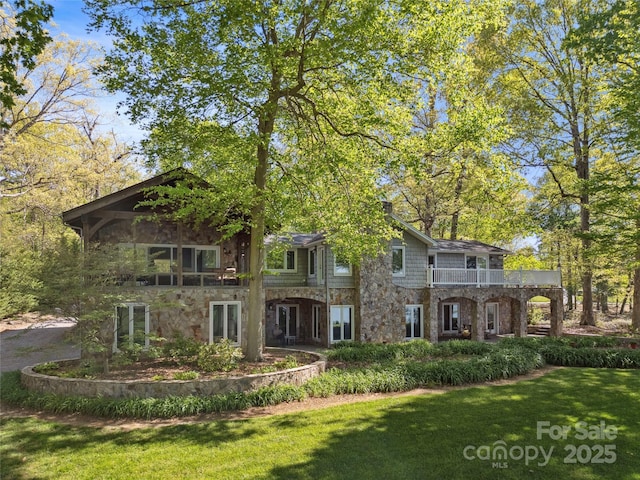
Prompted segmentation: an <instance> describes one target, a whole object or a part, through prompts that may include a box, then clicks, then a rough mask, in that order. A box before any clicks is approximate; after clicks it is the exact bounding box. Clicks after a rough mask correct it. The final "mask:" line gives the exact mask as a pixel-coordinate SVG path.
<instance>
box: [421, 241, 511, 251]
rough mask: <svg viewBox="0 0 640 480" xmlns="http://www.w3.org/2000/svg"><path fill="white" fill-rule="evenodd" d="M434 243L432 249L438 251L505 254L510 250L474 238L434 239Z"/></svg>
mask: <svg viewBox="0 0 640 480" xmlns="http://www.w3.org/2000/svg"><path fill="white" fill-rule="evenodd" d="M435 242H436V245H435V248H434V250H436V251H438V252H443V253H444V252H451V253H458V252H472V253H493V254H502V255H507V254H510V253H511V252H510V251H509V250H505V249H503V248H500V247H495V246H493V245H488V244H486V243H482V242H478V241H476V240H443V239H437V240H435Z"/></svg>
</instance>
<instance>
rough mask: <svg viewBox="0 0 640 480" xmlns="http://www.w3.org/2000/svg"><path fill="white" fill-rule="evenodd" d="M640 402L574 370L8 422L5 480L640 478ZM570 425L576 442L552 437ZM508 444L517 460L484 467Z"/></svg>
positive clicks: (628, 384) (621, 385)
mask: <svg viewBox="0 0 640 480" xmlns="http://www.w3.org/2000/svg"><path fill="white" fill-rule="evenodd" d="M639 402H640V371H638V370H614V369H608V370H604V369H575V368H570V369H569V368H567V369H561V370H557V371H554V372H552V373H549V374H547V375H545V376H544V377H541V378H537V379H533V380H527V381H522V382H518V383H514V384H510V385H503V386H481V387H470V388H464V389H459V390H454V391H450V392H447V393H445V394H441V395H424V396H408V397H393V398H389V399H385V400H380V401H375V402H365V403H357V404H349V405H343V406H339V407H333V408H328V409H325V410H316V411H308V412H303V413H297V414H288V415H281V416H274V417H270V418H259V419H251V420H241V421H240V420H238V421H217V422H210V423H201V424H193V425H176V426H172V427H162V428H145V429H140V430H134V431H107V430H102V429H94V428H86V427H85V428H78V427H71V426H65V425H59V424H56V423H52V422H44V421H38V420H33V419H3V420H2V422H1V425H2V430H1V431H0V452H1V455H2V459H1V462H0V478H3V479H4V478H11V479H28V478H29V479H30V478H38V479H43V480H44V479H78V480H79V479H101V478H103V479H107V478H108V479H132V478H136V479H138V478H139V479H166V478H171V479H199V478H215V479H241V478H249V479H293V478H295V479H323V478H326V479H340V478H345V479H347V478H348V479H355V478H358V479H376V478H384V479H385V480H390V479H431V478H434V479H435V478H446V479H467V478H474V479H485V478H486V479H490V478H491V479H493V478H513V479H522V478H533V479H536V478H540V479H556V478H558V479H559V478H566V479H576V480H578V479H580V480H583V479H602V478H606V479H609V478H610V479H621V480H630V479H640V473H638V472H640V450H639V449H638V445H640V408H638V405H639ZM537 422H545V423H543V424H541V425H543V426H544V428H543V427H541V429H540V433H541V438H539V439H538V438H537V433H538V432H537V430H538V429H537V426H538V423H537ZM578 422H584V423H581V424H579V423H578ZM576 425H577V427H578V428H579V430H576ZM562 426H569V427H570V428H571V430H569V431H568V432H567V435H566V437H567V438H566V440H562V439H558V438H557V437H556V439H554V438H552V435H551V434H552V433H553V434H556V433H557V432H559V431H562V430H561V429H562ZM614 430H615V433H614ZM582 431H584V432H585V434H587V433H588V435H587V438H585V439H582V438H581V437H582V436H583V434H582ZM596 437H597V438H596ZM500 446H504V447H506V449H507V458H506V459H501V460H498V459H495V460H492V459H489V460H485V459H484V458H485V457H486V455H487V454H488V455H489V456H493V455H494V454H497V453H499V451H500V450H499V447H500ZM542 449H543V450H544V453H545V454H546V455H547V458H548V461H545V459H544V458H543V457H542V454H541V453H540V452H542ZM549 452H551V453H550V454H549ZM521 453H522V455H523V457H522V458H520V454H521ZM526 453H528V456H529V459H528V460H527V457H526V455H525V454H526ZM534 453H536V454H537V458H532V457H533V456H534ZM572 461H575V463H567V462H572Z"/></svg>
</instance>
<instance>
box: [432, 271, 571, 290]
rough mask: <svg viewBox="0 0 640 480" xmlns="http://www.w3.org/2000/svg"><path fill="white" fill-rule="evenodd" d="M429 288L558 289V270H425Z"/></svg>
mask: <svg viewBox="0 0 640 480" xmlns="http://www.w3.org/2000/svg"><path fill="white" fill-rule="evenodd" d="M427 285H428V286H429V287H440V286H453V285H475V286H477V287H489V286H496V287H560V286H561V278H560V271H559V270H473V269H466V268H433V267H428V268H427Z"/></svg>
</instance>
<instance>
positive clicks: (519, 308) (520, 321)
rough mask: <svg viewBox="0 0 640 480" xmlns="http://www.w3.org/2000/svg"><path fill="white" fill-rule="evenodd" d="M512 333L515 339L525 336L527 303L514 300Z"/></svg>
mask: <svg viewBox="0 0 640 480" xmlns="http://www.w3.org/2000/svg"><path fill="white" fill-rule="evenodd" d="M514 304H515V307H516V308H515V309H514V315H513V333H514V334H515V336H516V337H526V336H527V301H526V300H522V299H520V300H514Z"/></svg>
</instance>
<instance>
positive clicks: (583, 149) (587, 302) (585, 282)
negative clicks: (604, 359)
mask: <svg viewBox="0 0 640 480" xmlns="http://www.w3.org/2000/svg"><path fill="white" fill-rule="evenodd" d="M587 118H588V115H587V114H586V113H585V120H584V122H585V123H584V127H583V134H582V137H581V136H580V132H579V129H578V126H577V122H576V123H573V124H572V134H573V145H574V154H575V158H576V165H575V170H576V174H577V176H578V179H579V180H580V181H582V182H583V183H584V184H583V185H582V186H581V193H580V233H581V234H582V268H583V270H582V272H583V273H582V315H581V317H580V325H592V326H595V324H596V320H595V317H594V315H593V288H592V281H593V270H592V268H591V259H590V258H589V251H590V249H591V239H590V238H589V232H590V231H591V212H590V210H589V201H590V199H589V190H588V189H589V186H588V182H589V176H590V171H589V132H588V129H587Z"/></svg>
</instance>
